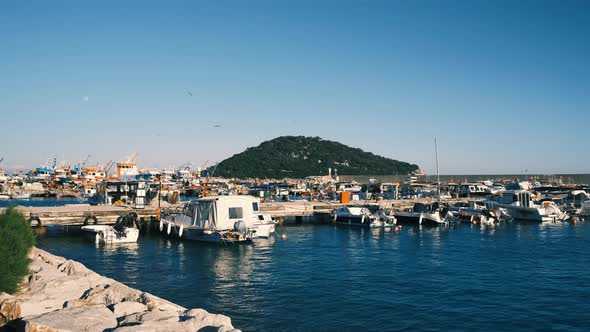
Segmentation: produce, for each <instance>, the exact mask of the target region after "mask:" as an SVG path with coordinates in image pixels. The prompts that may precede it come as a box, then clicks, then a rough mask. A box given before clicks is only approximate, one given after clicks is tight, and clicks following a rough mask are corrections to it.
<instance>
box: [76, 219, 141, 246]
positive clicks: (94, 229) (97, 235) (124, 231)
mask: <svg viewBox="0 0 590 332" xmlns="http://www.w3.org/2000/svg"><path fill="white" fill-rule="evenodd" d="M138 226H139V225H138V223H137V215H136V214H134V213H130V214H129V215H127V216H125V217H123V216H122V217H119V220H117V223H116V224H115V225H113V226H110V225H91V226H82V231H83V232H84V233H85V234H86V237H87V238H88V239H90V240H91V241H94V242H95V243H102V244H118V243H134V242H137V239H138V238H139V227H138Z"/></svg>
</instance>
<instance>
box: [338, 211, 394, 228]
mask: <svg viewBox="0 0 590 332" xmlns="http://www.w3.org/2000/svg"><path fill="white" fill-rule="evenodd" d="M371 208H373V211H371ZM333 218H334V222H335V223H336V224H340V225H349V226H360V227H369V228H385V227H393V226H395V224H396V223H397V221H396V218H395V217H394V216H392V215H387V214H385V212H384V211H383V210H382V209H379V207H369V206H344V207H341V208H338V209H336V211H335V212H334V217H333Z"/></svg>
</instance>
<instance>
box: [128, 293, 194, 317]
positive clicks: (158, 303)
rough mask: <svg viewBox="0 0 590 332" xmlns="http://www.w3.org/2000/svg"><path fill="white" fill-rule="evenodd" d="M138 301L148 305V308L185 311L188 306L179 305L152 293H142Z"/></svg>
mask: <svg viewBox="0 0 590 332" xmlns="http://www.w3.org/2000/svg"><path fill="white" fill-rule="evenodd" d="M138 302H141V303H143V304H145V305H147V306H148V309H150V310H153V309H163V310H168V311H178V312H180V311H185V310H186V308H184V307H181V306H179V305H178V304H174V303H172V302H170V301H166V300H164V299H162V298H159V297H157V296H154V295H152V294H150V293H146V292H144V293H142V294H141V296H140V297H139V300H138Z"/></svg>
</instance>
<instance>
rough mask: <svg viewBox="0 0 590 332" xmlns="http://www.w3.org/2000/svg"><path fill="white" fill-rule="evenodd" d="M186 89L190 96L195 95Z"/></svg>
mask: <svg viewBox="0 0 590 332" xmlns="http://www.w3.org/2000/svg"><path fill="white" fill-rule="evenodd" d="M184 91H186V93H187V94H188V95H189V96H191V97H192V96H193V94H192V93H191V92H190V91H188V90H187V89H184Z"/></svg>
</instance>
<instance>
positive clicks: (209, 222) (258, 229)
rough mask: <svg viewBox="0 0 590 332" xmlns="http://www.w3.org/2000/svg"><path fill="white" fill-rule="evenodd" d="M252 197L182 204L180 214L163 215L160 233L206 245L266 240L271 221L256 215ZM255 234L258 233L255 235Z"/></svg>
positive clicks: (201, 199)
mask: <svg viewBox="0 0 590 332" xmlns="http://www.w3.org/2000/svg"><path fill="white" fill-rule="evenodd" d="M259 202H260V201H259V199H258V198H255V197H252V196H239V195H234V196H211V197H204V198H200V199H198V200H196V201H193V202H189V203H186V204H185V206H184V208H183V211H182V213H180V214H171V215H168V216H163V217H162V219H161V220H160V230H161V231H165V232H166V233H167V234H169V235H170V234H172V233H174V234H177V235H178V236H179V237H180V238H187V239H189V240H197V241H206V242H226V243H235V242H245V241H250V240H252V238H256V237H269V236H270V234H272V233H273V232H274V225H275V223H274V221H272V219H271V218H270V217H269V216H267V215H265V214H263V213H262V212H260V210H259ZM257 233H258V234H257Z"/></svg>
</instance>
